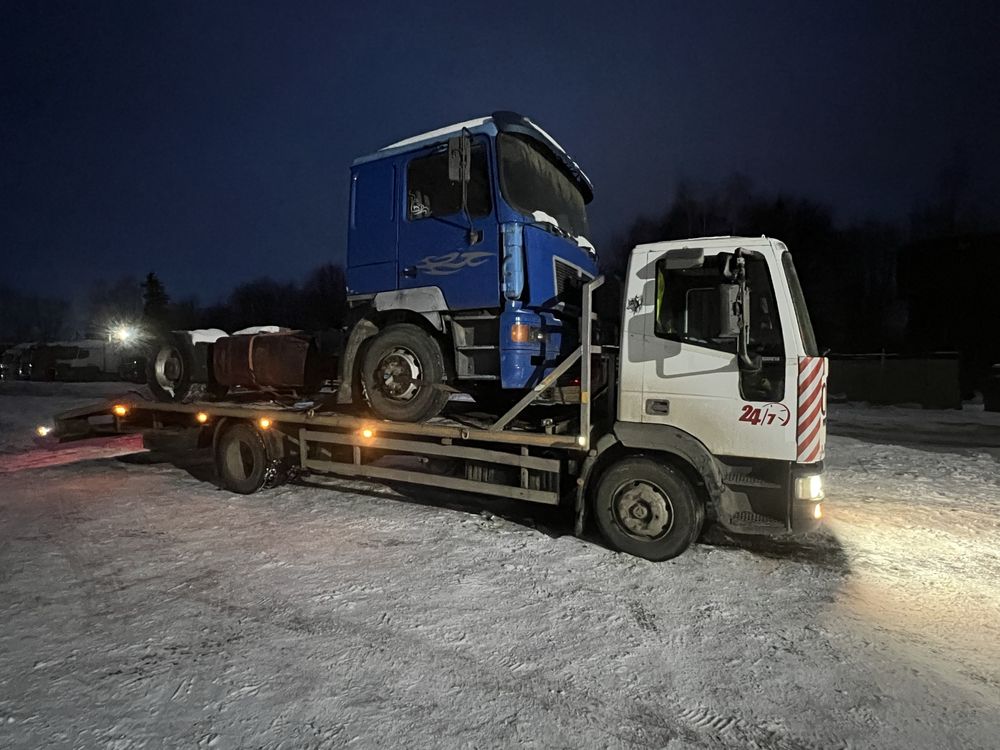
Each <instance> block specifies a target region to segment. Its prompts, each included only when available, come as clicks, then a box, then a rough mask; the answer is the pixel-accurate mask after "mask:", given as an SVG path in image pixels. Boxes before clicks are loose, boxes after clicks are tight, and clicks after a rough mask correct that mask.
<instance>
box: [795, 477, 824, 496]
mask: <svg viewBox="0 0 1000 750" xmlns="http://www.w3.org/2000/svg"><path fill="white" fill-rule="evenodd" d="M795 497H796V499H798V500H822V499H823V498H824V497H825V494H824V493H823V475H822V474H812V475H810V476H806V477H799V478H798V479H796V480H795Z"/></svg>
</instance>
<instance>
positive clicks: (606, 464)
mask: <svg viewBox="0 0 1000 750" xmlns="http://www.w3.org/2000/svg"><path fill="white" fill-rule="evenodd" d="M594 450H595V451H596V453H597V455H596V456H592V457H588V459H587V460H585V461H584V466H583V469H582V472H581V477H580V479H581V480H582V481H581V484H580V487H579V489H580V494H579V495H578V497H577V503H576V515H577V519H576V528H577V533H578V534H579V533H582V531H583V528H584V526H585V524H586V519H587V515H588V513H589V511H590V505H591V503H592V502H593V500H594V496H593V493H594V488H595V487H596V486H597V485H598V484H599V482H600V480H601V476H602V475H603V474H604V472H606V471H607V470H608V469H609V468H610V467H611V466H613V465H614V464H615V463H617V462H618V461H619V460H621V459H624V458H629V457H640V456H646V457H649V458H657V459H660V460H663V461H665V462H666V463H668V464H669V465H670V466H672V467H673V468H675V469H676V470H677V471H679V472H680V473H681V474H682V475H683V476H684V478H685V479H687V480H688V482H689V483H690V484H691V487H692V488H693V489H694V491H695V494H696V495H697V496H698V498H699V499H700V500H701V502H702V503H703V504H704V506H705V510H706V512H707V513H708V514H709V515H715V514H717V513H718V508H719V502H720V500H721V497H722V491H723V489H724V484H723V480H722V472H721V471H720V469H719V465H718V462H717V461H716V460H715V457H714V456H713V455H712V453H711V452H710V451H709V450H708V448H706V447H705V445H704V443H702V442H701V441H700V440H698V439H697V438H695V437H693V436H692V435H690V434H688V433H686V432H684V431H683V430H679V429H677V428H676V427H671V426H669V425H649V424H637V423H632V422H616V423H615V425H614V428H613V430H612V432H609V433H606V434H605V435H602V436H601V437H600V438H599V439H598V441H597V443H596V445H595V446H594Z"/></svg>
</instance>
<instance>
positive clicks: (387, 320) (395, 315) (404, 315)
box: [337, 306, 455, 403]
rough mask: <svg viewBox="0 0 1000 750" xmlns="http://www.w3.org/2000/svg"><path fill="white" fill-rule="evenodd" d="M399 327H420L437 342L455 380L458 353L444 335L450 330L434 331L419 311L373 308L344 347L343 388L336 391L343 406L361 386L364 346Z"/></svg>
mask: <svg viewBox="0 0 1000 750" xmlns="http://www.w3.org/2000/svg"><path fill="white" fill-rule="evenodd" d="M435 315H437V317H438V319H439V320H440V321H441V324H442V325H443V326H446V318H445V317H443V316H441V315H439V314H437V313H435ZM400 323H410V324H412V325H415V326H419V327H420V328H421V329H422V330H424V331H426V332H427V334H428V335H429V336H431V338H433V339H434V340H435V341H437V342H438V344H439V345H440V346H441V353H442V355H444V361H445V366H446V368H447V370H448V375H449V377H454V373H455V352H454V346H453V344H452V341H451V339H450V338H448V336H446V335H445V332H446V331H447V327H445V331H442V330H441V329H439V328H437V327H435V325H434V324H433V323H432V321H431V320H429V319H428V318H427V317H426V314H425V313H422V312H418V311H416V310H410V309H408V308H399V307H396V308H391V309H387V310H378V309H376V308H375V307H374V306H371V307H369V308H368V309H367V310H365V311H364V313H362V315H361V317H360V319H359V320H358V321H357V322H356V323H355V324H354V326H353V327H352V328H351V333H350V334H349V335H348V337H347V343H346V344H345V346H344V354H343V356H342V357H341V361H340V387H339V389H338V391H337V400H338V401H339V402H340V403H352V402H353V400H354V397H355V395H356V393H357V390H358V386H359V380H358V377H359V370H358V368H359V367H360V365H361V360H362V358H363V355H364V348H365V345H366V344H367V343H368V342H369V341H370V340H371V339H373V338H374V337H375V336H377V335H378V334H379V333H380V332H381V331H382V330H384V329H385V328H388V327H389V326H391V325H397V324H400Z"/></svg>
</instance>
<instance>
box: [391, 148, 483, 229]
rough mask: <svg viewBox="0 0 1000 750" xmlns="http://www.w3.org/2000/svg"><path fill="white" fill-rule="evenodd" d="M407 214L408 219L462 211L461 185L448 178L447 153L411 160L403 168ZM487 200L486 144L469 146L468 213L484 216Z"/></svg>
mask: <svg viewBox="0 0 1000 750" xmlns="http://www.w3.org/2000/svg"><path fill="white" fill-rule="evenodd" d="M406 185H407V206H408V209H407V214H408V216H409V218H410V219H411V220H415V219H426V218H429V217H432V216H453V215H454V214H457V213H459V212H460V211H461V210H462V185H461V183H458V182H452V181H451V180H449V179H448V152H447V151H441V152H437V153H433V154H430V155H428V156H421V157H418V158H416V159H413V160H411V161H410V163H409V165H408V166H407V168H406ZM492 210H493V205H492V202H491V200H490V177H489V168H488V167H487V165H486V147H485V146H484V145H483V144H481V143H477V144H474V145H473V147H472V179H471V181H470V182H469V213H470V214H471V215H472V216H473V217H480V216H487V215H489V213H490V212H491V211H492Z"/></svg>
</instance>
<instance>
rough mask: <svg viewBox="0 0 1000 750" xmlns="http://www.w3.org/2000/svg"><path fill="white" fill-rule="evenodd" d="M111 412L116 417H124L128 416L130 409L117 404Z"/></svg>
mask: <svg viewBox="0 0 1000 750" xmlns="http://www.w3.org/2000/svg"><path fill="white" fill-rule="evenodd" d="M111 412H112V413H113V414H114V415H115V416H116V417H124V416H125V415H126V414H128V407H127V406H125V404H115V405H114V406H112V407H111Z"/></svg>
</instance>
